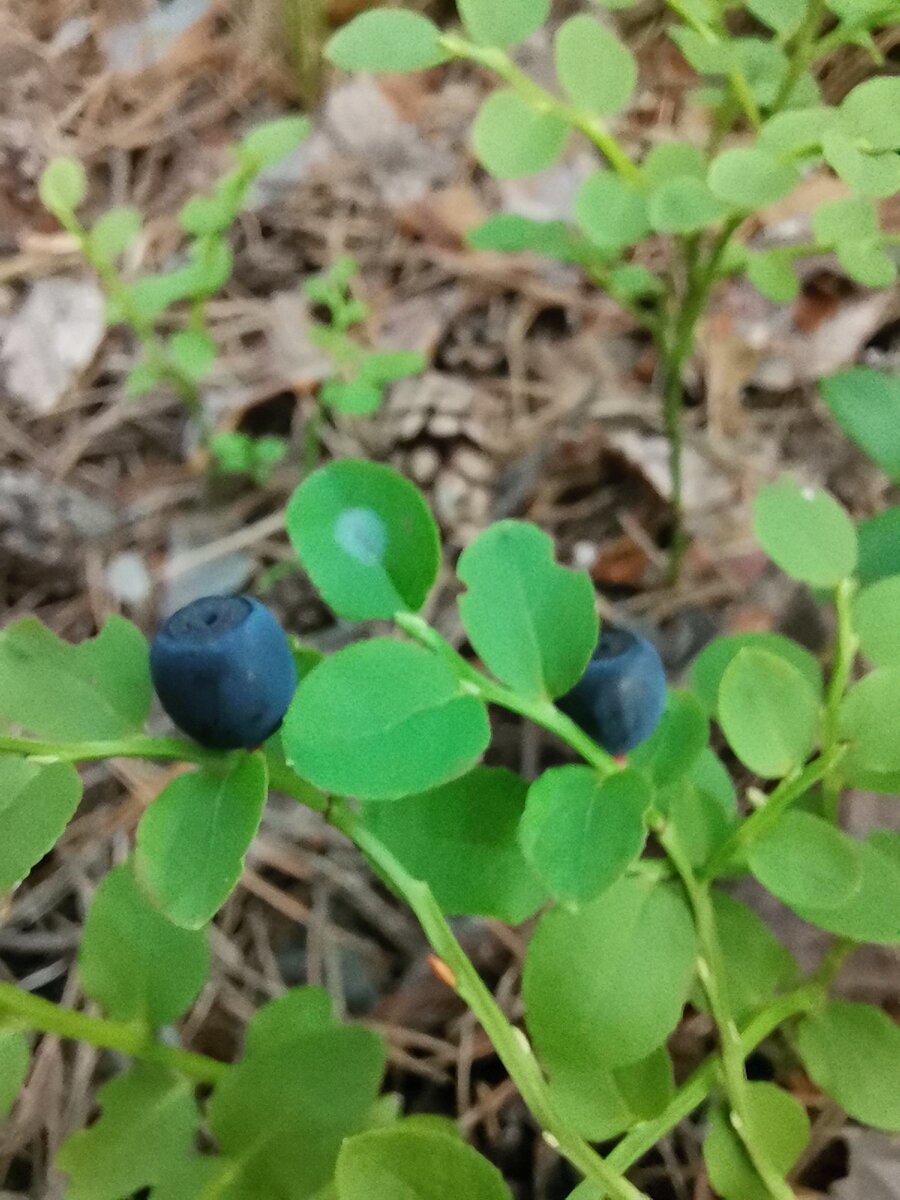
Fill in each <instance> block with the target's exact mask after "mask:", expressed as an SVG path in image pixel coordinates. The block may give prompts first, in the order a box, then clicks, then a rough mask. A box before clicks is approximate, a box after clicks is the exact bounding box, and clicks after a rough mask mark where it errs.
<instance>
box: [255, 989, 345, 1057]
mask: <svg viewBox="0 0 900 1200" xmlns="http://www.w3.org/2000/svg"><path fill="white" fill-rule="evenodd" d="M332 1028H337V1020H336V1019H335V1015H334V1008H333V1006H332V1003H331V997H330V996H329V995H328V993H327V992H326V991H325V989H324V988H320V987H295V988H291V989H290V991H287V992H285V993H284V994H283V995H281V996H277V997H276V998H275V999H274V1000H269V1001H268V1002H267V1003H266V1004H264V1005H263V1006H262V1008H259V1009H257V1011H256V1012H255V1013H254V1015H253V1017H252V1018H251V1019H250V1023H249V1025H248V1026H247V1032H246V1035H245V1039H244V1041H245V1051H244V1052H245V1054H246V1055H247V1056H248V1057H253V1058H255V1057H258V1056H261V1055H271V1054H274V1053H275V1052H276V1051H281V1052H283V1053H285V1054H287V1053H290V1052H291V1050H292V1049H293V1048H294V1047H293V1045H292V1043H295V1042H296V1040H297V1038H299V1037H305V1036H306V1035H307V1034H315V1033H318V1032H319V1031H320V1030H323V1029H332Z"/></svg>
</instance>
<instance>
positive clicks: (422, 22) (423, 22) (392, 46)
mask: <svg viewBox="0 0 900 1200" xmlns="http://www.w3.org/2000/svg"><path fill="white" fill-rule="evenodd" d="M325 57H326V58H327V59H328V61H329V62H331V63H334V65H335V66H336V67H340V68H341V69H342V70H344V71H371V72H373V73H375V74H378V73H379V72H381V71H424V70H427V69H428V68H429V67H434V66H437V64H438V63H442V62H445V61H446V60H447V58H449V55H448V54H447V52H446V51H445V50H444V49H443V48H442V47H441V31H440V29H439V28H438V27H437V25H435V23H434V22H433V21H429V20H428V18H427V17H423V16H422V14H421V13H415V12H408V11H406V10H405V9H402V8H376V9H372V10H371V11H370V12H364V13H360V14H359V16H358V17H355V18H354V19H353V20H352V21H350V23H349V24H347V25H345V26H344V27H343V29H339V30H338V32H337V33H336V34H335V35H334V37H332V38H331V40H330V41H329V43H328V45H327V46H326V47H325Z"/></svg>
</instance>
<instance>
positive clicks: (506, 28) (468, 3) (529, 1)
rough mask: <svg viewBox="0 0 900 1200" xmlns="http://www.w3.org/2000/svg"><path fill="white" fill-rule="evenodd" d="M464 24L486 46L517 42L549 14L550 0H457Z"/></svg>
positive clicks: (538, 25) (507, 44) (502, 45)
mask: <svg viewBox="0 0 900 1200" xmlns="http://www.w3.org/2000/svg"><path fill="white" fill-rule="evenodd" d="M456 7H457V8H458V10H459V15H460V17H461V18H462V22H463V25H464V26H465V27H466V30H467V31H468V32H469V33H470V34H471V35H472V37H473V38H475V40H476V41H477V42H483V43H484V44H485V45H486V46H500V47H502V48H504V49H505V48H506V47H507V46H516V45H518V44H519V42H524V41H525V39H526V38H527V37H530V36H531V34H533V33H534V31H535V30H536V29H539V28H540V27H541V25H543V24H544V22H545V21H546V20H547V18H548V17H549V15H550V0H456Z"/></svg>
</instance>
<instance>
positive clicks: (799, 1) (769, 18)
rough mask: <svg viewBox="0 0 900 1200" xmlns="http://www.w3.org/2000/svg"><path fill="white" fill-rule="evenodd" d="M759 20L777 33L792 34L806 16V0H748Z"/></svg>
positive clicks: (749, 7)
mask: <svg viewBox="0 0 900 1200" xmlns="http://www.w3.org/2000/svg"><path fill="white" fill-rule="evenodd" d="M747 8H748V9H749V10H750V12H752V13H753V15H754V17H756V18H757V20H760V21H762V23H763V24H764V25H768V27H769V28H770V29H773V30H774V31H775V32H776V33H780V34H785V35H787V34H791V33H793V32H794V30H795V29H796V28H797V27H798V26H799V24H800V22H801V21H802V20H803V18H804V17H805V16H806V8H807V4H806V0H747Z"/></svg>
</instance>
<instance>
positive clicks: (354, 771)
mask: <svg viewBox="0 0 900 1200" xmlns="http://www.w3.org/2000/svg"><path fill="white" fill-rule="evenodd" d="M281 738H282V742H283V745H284V748H285V754H286V756H287V759H288V762H289V763H290V764H291V766H293V767H294V768H295V770H296V771H297V772H298V773H299V774H300V775H302V776H303V778H304V779H308V780H310V782H312V783H314V784H316V786H318V787H321V788H324V789H325V790H327V791H332V792H337V793H340V794H342V795H349V796H358V797H360V798H361V799H364V800H396V799H399V798H400V797H401V796H409V795H412V794H413V793H415V792H423V791H426V790H427V789H429V788H434V787H437V786H439V785H440V784H442V783H448V782H449V781H450V780H451V779H457V778H459V776H461V775H464V774H465V773H466V772H467V771H468V770H469V769H470V768H471V767H473V766H474V765H475V763H476V762H477V760H478V759H479V758H480V757H481V755H482V753H483V752H484V750H485V749H486V747H487V744H488V741H489V740H490V728H489V726H488V721H487V713H486V712H485V708H484V705H483V704H482V703H481V701H480V700H477V699H476V698H475V697H474V696H471V695H466V694H464V693H463V692H462V690H461V688H460V685H459V681H458V680H457V678H456V676H455V675H454V674H453V672H452V671H451V670H450V668H449V667H448V666H447V665H446V664H445V663H444V662H443V661H441V660H440V659H438V658H436V657H435V656H434V655H432V654H430V653H429V652H428V651H427V650H423V649H422V648H421V647H419V646H413V645H410V644H408V643H405V642H396V641H392V640H390V639H388V638H374V639H372V640H371V641H368V642H360V643H357V644H356V645H354V646H348V647H347V648H346V649H345V650H341V651H340V652H339V653H337V654H334V655H332V657H331V658H328V659H326V660H325V661H324V662H323V663H322V664H321V666H318V667H316V668H315V670H314V671H312V672H311V674H309V675H308V676H307V677H306V678H305V679H304V680H303V681H302V682H301V683H300V686H299V687H298V688H297V692H296V694H295V696H294V699H293V702H292V703H291V707H290V708H289V709H288V712H287V716H286V717H285V720H284V725H283V727H282V731H281Z"/></svg>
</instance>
